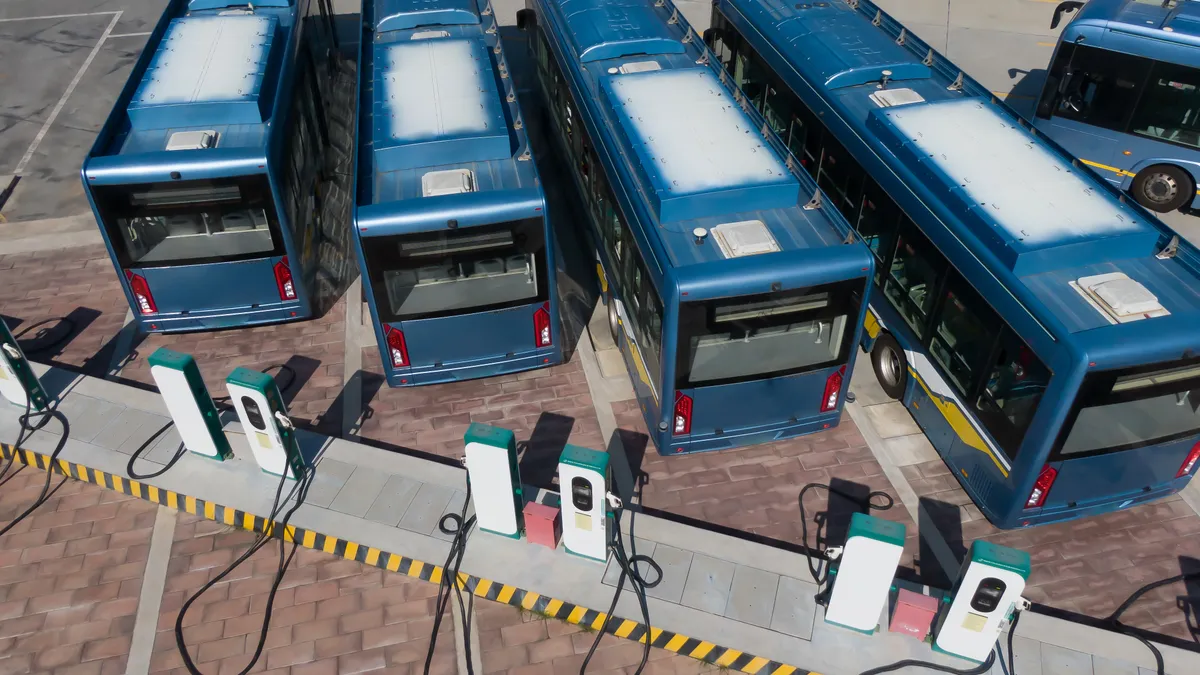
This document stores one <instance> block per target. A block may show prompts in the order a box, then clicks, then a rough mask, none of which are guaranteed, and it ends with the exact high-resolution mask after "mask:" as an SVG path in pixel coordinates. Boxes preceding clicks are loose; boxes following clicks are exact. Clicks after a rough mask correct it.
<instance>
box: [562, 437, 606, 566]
mask: <svg viewBox="0 0 1200 675" xmlns="http://www.w3.org/2000/svg"><path fill="white" fill-rule="evenodd" d="M558 490H559V496H560V498H561V501H562V541H563V546H565V547H566V549H567V550H568V551H570V552H571V553H574V554H575V555H578V556H582V557H584V558H590V559H592V560H599V561H601V562H607V560H608V528H609V522H608V516H609V514H608V500H607V499H606V495H607V494H608V453H604V452H597V451H595V450H589V449H588V448H580V447H577V446H574V445H568V446H567V447H565V448H563V452H562V456H561V457H560V458H559V460H558Z"/></svg>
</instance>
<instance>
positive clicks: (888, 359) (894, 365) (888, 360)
mask: <svg viewBox="0 0 1200 675" xmlns="http://www.w3.org/2000/svg"><path fill="white" fill-rule="evenodd" d="M871 366H872V367H873V368H874V369H875V378H876V379H878V380H879V386H881V387H883V391H884V393H886V394H887V395H888V396H890V397H892V398H893V399H899V398H900V397H901V396H904V388H905V387H907V386H908V358H907V357H906V356H905V355H904V350H903V349H901V348H900V344H899V343H898V342H896V338H894V337H892V336H891V335H890V334H888V333H884V334H883V335H880V336H879V338H878V339H876V340H875V345H874V346H873V347H872V348H871Z"/></svg>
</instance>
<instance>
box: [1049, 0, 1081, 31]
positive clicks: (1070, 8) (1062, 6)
mask: <svg viewBox="0 0 1200 675" xmlns="http://www.w3.org/2000/svg"><path fill="white" fill-rule="evenodd" d="M1080 7H1083V3H1082V2H1078V1H1077V0H1068V2H1062V3H1059V5H1058V7H1055V8H1054V18H1052V19H1050V28H1058V22H1059V21H1061V20H1062V17H1063V14H1070V13H1071V12H1074V11H1075V10H1077V9H1079V8H1080Z"/></svg>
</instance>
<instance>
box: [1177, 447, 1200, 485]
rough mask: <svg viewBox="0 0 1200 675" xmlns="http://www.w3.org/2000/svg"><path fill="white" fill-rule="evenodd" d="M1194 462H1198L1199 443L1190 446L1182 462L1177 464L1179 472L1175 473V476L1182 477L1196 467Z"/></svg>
mask: <svg viewBox="0 0 1200 675" xmlns="http://www.w3.org/2000/svg"><path fill="white" fill-rule="evenodd" d="M1196 462H1200V443H1197V444H1195V445H1193V446H1192V451H1191V452H1189V453H1188V455H1187V457H1185V458H1184V460H1183V464H1181V465H1179V472H1178V473H1176V474H1175V477H1176V478H1183V477H1184V476H1186V475H1188V474H1189V473H1191V472H1192V469H1194V468H1196Z"/></svg>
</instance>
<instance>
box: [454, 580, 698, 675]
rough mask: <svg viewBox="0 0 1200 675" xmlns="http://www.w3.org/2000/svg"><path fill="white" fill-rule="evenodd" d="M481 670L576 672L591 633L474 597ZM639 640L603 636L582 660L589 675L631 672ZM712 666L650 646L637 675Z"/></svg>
mask: <svg viewBox="0 0 1200 675" xmlns="http://www.w3.org/2000/svg"><path fill="white" fill-rule="evenodd" d="M475 609H476V621H477V622H478V625H479V643H480V649H481V650H482V651H483V653H482V655H481V657H482V663H483V675H494V674H500V673H502V674H504V675H563V674H566V673H578V672H579V666H580V664H581V663H582V662H583V657H584V655H586V654H587V651H588V649H590V648H591V646H592V641H593V640H595V639H596V634H595V633H593V632H589V631H584V630H583V629H582V628H580V627H579V626H575V625H571V624H568V623H564V622H562V621H557V620H554V619H546V618H544V617H541V616H539V615H537V614H533V613H531V612H526V611H523V610H521V609H519V608H517V607H511V606H509V605H502V604H499V603H495V602H488V601H486V600H482V601H481V600H478V599H476V602H475ZM641 659H642V645H641V644H639V643H636V642H632V641H630V640H622V639H620V638H617V637H614V636H612V635H605V636H604V638H603V639H602V640H601V641H600V646H599V647H598V648H597V649H596V653H595V655H593V656H592V660H591V662H590V663H589V664H588V672H589V673H591V675H625V674H626V673H632V672H633V671H634V670H635V669H636V668H637V665H638V663H640V662H641ZM717 671H718V668H717V667H716V666H711V665H709V664H706V663H704V662H702V661H697V660H696V659H693V658H689V657H687V656H680V655H678V654H674V653H671V652H668V651H665V650H662V649H651V650H650V660H649V662H648V663H647V665H646V669H645V670H643V671H642V673H643V675H700V674H702V673H704V674H707V673H716V672H717Z"/></svg>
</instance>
